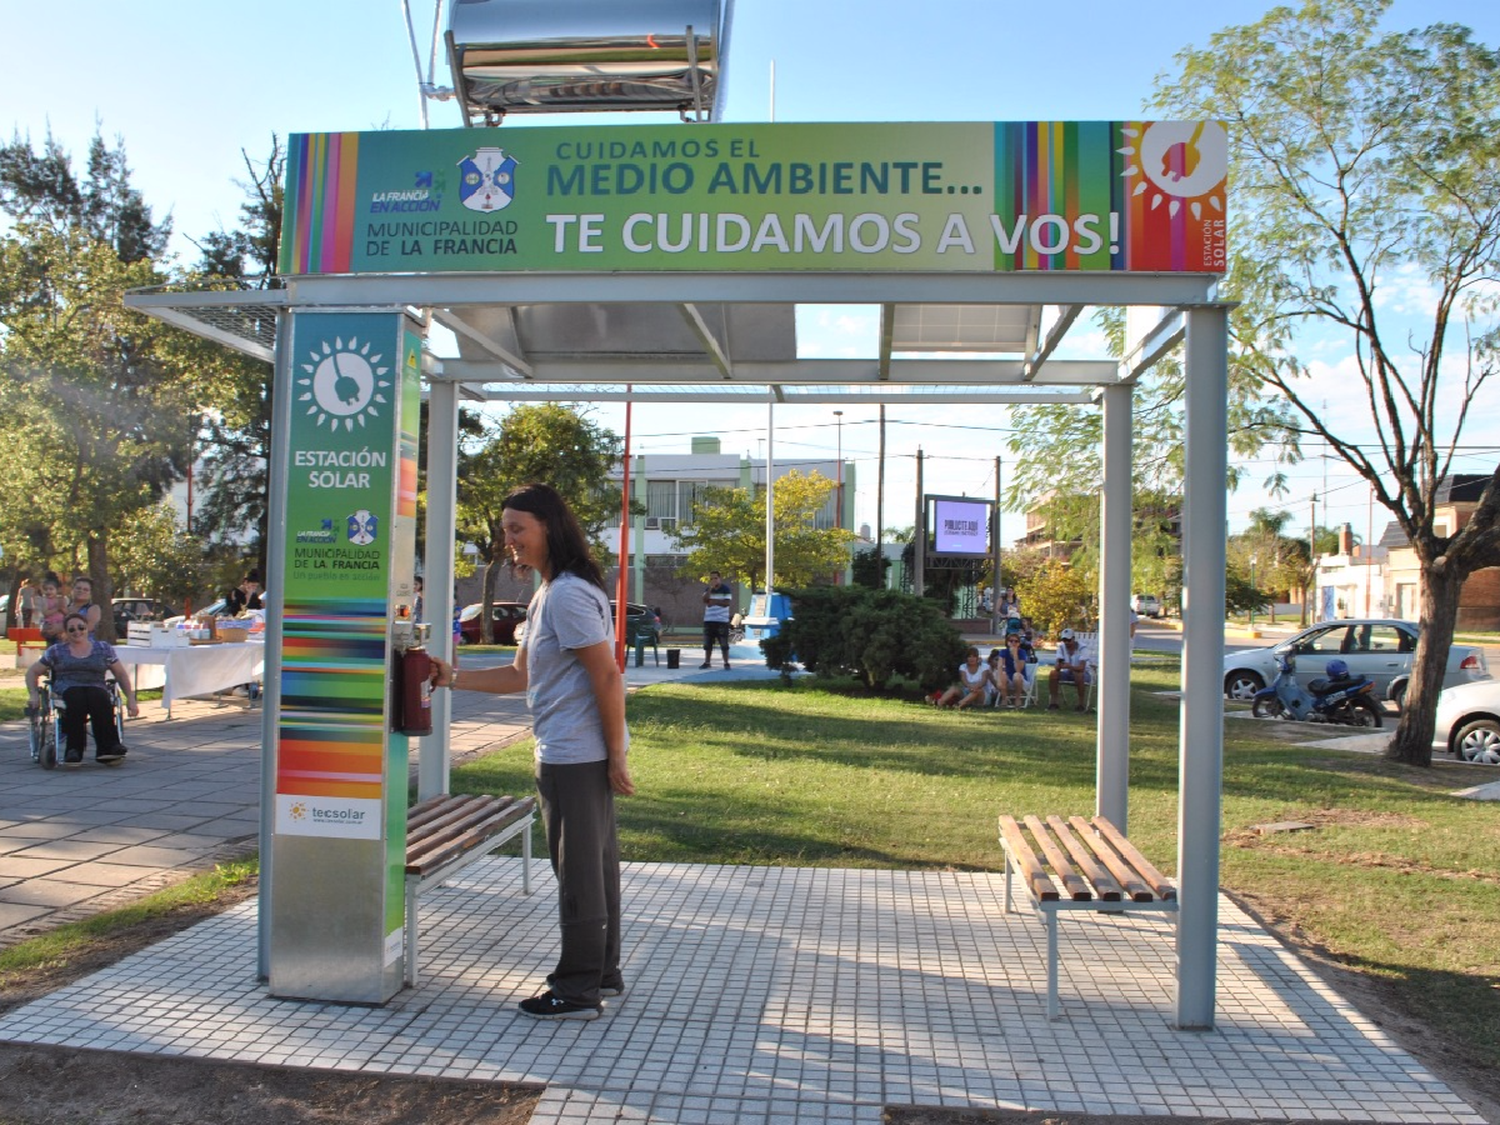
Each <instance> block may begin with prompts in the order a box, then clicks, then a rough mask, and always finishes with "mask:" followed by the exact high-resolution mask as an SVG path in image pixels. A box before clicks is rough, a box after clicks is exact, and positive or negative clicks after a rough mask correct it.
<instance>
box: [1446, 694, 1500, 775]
mask: <svg viewBox="0 0 1500 1125" xmlns="http://www.w3.org/2000/svg"><path fill="white" fill-rule="evenodd" d="M1432 752H1433V753H1434V754H1452V755H1453V756H1454V757H1455V758H1460V759H1462V760H1463V761H1466V762H1482V763H1483V764H1485V765H1487V766H1500V680H1480V681H1478V682H1476V683H1471V684H1459V685H1458V686H1457V687H1451V688H1447V689H1445V690H1444V691H1443V694H1442V695H1440V696H1438V705H1437V726H1436V728H1434V730H1433V732H1432Z"/></svg>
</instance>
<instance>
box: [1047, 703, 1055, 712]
mask: <svg viewBox="0 0 1500 1125" xmlns="http://www.w3.org/2000/svg"><path fill="white" fill-rule="evenodd" d="M1047 710H1049V711H1056V710H1057V704H1056V703H1049V704H1047Z"/></svg>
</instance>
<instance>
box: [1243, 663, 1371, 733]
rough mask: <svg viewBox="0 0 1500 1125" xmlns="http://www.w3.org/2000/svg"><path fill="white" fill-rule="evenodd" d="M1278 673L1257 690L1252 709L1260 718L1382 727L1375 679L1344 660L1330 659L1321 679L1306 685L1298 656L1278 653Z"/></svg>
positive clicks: (1251, 711) (1251, 705)
mask: <svg viewBox="0 0 1500 1125" xmlns="http://www.w3.org/2000/svg"><path fill="white" fill-rule="evenodd" d="M1276 668H1277V674H1276V679H1275V680H1273V681H1272V683H1271V685H1270V686H1269V687H1267V688H1263V689H1262V690H1260V691H1258V692H1256V693H1255V698H1254V699H1253V700H1252V701H1251V704H1250V713H1251V714H1252V715H1254V716H1255V717H1256V718H1257V719H1276V718H1285V719H1293V720H1296V721H1298V722H1305V723H1340V724H1343V725H1345V726H1351V727H1379V726H1380V725H1381V724H1382V722H1383V719H1382V716H1381V713H1380V704H1379V703H1378V702H1377V701H1376V700H1375V698H1374V696H1375V683H1374V681H1373V680H1371V679H1370V678H1369V677H1368V676H1352V675H1350V674H1349V666H1348V665H1347V664H1345V663H1344V662H1343V661H1342V660H1330V661H1329V662H1328V665H1327V667H1326V668H1324V672H1325V673H1326V674H1327V679H1317V680H1314V681H1313V682H1312V683H1310V684H1308V685H1307V687H1305V688H1304V687H1303V686H1302V685H1301V684H1300V683H1299V682H1298V681H1297V677H1296V675H1295V673H1296V670H1297V658H1296V657H1294V656H1293V655H1292V654H1291V653H1289V652H1288V653H1282V654H1281V655H1279V656H1277V657H1276Z"/></svg>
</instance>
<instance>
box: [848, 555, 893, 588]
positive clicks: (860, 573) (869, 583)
mask: <svg viewBox="0 0 1500 1125" xmlns="http://www.w3.org/2000/svg"><path fill="white" fill-rule="evenodd" d="M890 569H891V560H890V559H888V558H886V557H885V556H884V555H883V554H882V553H881V550H880V548H879V547H867V548H866V549H865V550H863V551H855V552H854V558H853V560H852V561H851V563H850V565H849V570H850V573H851V575H852V576H853V580H854V584H855V585H856V586H863V587H864V588H865V589H867V590H883V589H885V577H886V573H887V572H888V571H889V570H890Z"/></svg>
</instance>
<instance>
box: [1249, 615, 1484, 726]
mask: <svg viewBox="0 0 1500 1125" xmlns="http://www.w3.org/2000/svg"><path fill="white" fill-rule="evenodd" d="M1417 632H1418V627H1417V625H1416V624H1415V623H1414V622H1411V621H1397V620H1394V619H1389V618H1379V619H1371V618H1361V619H1358V620H1354V621H1324V622H1322V623H1321V624H1318V625H1311V626H1309V627H1308V628H1306V629H1303V630H1302V631H1301V632H1300V633H1297V634H1296V635H1295V636H1292V637H1288V638H1287V639H1286V640H1284V641H1282V642H1281V643H1279V644H1275V645H1269V646H1267V647H1265V648H1251V649H1245V650H1243V651H1241V652H1231V653H1227V654H1226V655H1225V657H1224V694H1225V695H1226V696H1227V697H1228V698H1230V699H1237V700H1241V701H1245V702H1248V701H1249V700H1250V699H1253V698H1254V696H1255V693H1256V692H1258V691H1260V689H1261V688H1263V687H1265V686H1266V685H1267V684H1269V683H1271V682H1272V681H1273V680H1275V679H1276V657H1277V655H1278V654H1280V653H1283V652H1290V653H1291V654H1292V655H1293V656H1294V657H1296V661H1297V679H1298V680H1299V681H1300V682H1301V683H1302V685H1303V686H1304V687H1306V686H1307V685H1308V684H1309V683H1311V682H1312V681H1313V680H1316V679H1318V678H1320V677H1322V676H1324V675H1326V673H1325V672H1324V668H1325V666H1326V665H1327V664H1328V662H1329V661H1330V660H1332V659H1334V658H1335V657H1337V658H1338V659H1340V660H1342V661H1344V663H1346V664H1347V665H1349V671H1350V673H1351V674H1352V675H1355V676H1368V677H1370V679H1372V680H1374V681H1375V694H1376V695H1377V696H1378V697H1379V698H1381V699H1385V700H1389V701H1391V702H1392V703H1394V704H1396V706H1397V708H1400V706H1401V701H1402V700H1403V699H1404V698H1405V697H1406V685H1407V681H1409V680H1410V679H1411V657H1412V653H1413V652H1414V651H1415V650H1416V647H1417ZM1489 678H1490V666H1489V661H1488V660H1486V659H1485V655H1484V650H1483V649H1482V648H1474V647H1473V646H1471V645H1454V646H1453V647H1452V648H1450V649H1449V650H1448V667H1447V670H1446V671H1445V672H1444V674H1443V686H1444V687H1445V688H1451V687H1457V686H1458V685H1459V684H1466V683H1469V682H1470V681H1473V680H1488V679H1489Z"/></svg>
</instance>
